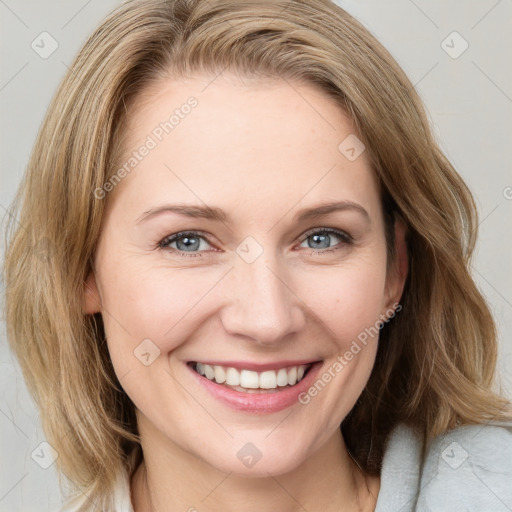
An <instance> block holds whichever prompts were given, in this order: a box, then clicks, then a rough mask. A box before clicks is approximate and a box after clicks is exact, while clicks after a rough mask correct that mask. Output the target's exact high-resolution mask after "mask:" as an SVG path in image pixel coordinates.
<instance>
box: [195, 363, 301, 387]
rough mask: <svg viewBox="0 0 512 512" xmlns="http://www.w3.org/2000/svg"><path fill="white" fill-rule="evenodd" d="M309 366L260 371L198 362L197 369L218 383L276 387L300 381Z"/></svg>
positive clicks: (291, 384)
mask: <svg viewBox="0 0 512 512" xmlns="http://www.w3.org/2000/svg"><path fill="white" fill-rule="evenodd" d="M309 366H310V365H305V364H301V365H299V366H291V367H289V368H281V369H279V370H277V371H275V370H266V371H264V372H260V373H258V372H255V371H253V370H241V371H238V370H237V369H236V368H232V367H224V366H219V365H209V364H204V363H196V366H195V369H196V371H197V373H199V374H200V375H204V376H205V377H206V378H207V379H208V380H212V381H213V380H214V381H215V382H217V384H224V383H225V384H227V385H228V386H241V387H243V388H247V389H258V388H260V389H276V388H277V387H284V386H294V385H295V384H297V382H300V381H301V380H302V378H303V377H304V373H305V372H306V369H307V368H308V367H309Z"/></svg>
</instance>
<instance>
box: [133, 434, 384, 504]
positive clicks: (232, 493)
mask: <svg viewBox="0 0 512 512" xmlns="http://www.w3.org/2000/svg"><path fill="white" fill-rule="evenodd" d="M157 437H158V436H150V435H146V436H144V435H143V432H142V430H141V445H142V449H143V453H144V460H143V461H142V463H141V464H140V466H139V467H138V469H137V470H136V471H135V473H134V475H133V478H132V482H131V489H132V502H133V508H134V511H135V512H171V511H175V510H183V511H189V512H203V510H223V511H226V512H231V511H237V512H249V511H253V510H280V511H282V512H299V511H304V510H309V511H311V512H313V511H320V510H321V511H323V512H334V511H336V512H355V511H365V512H366V511H373V510H374V508H375V503H376V497H377V494H378V490H379V485H380V484H379V478H378V477H369V476H365V475H364V473H363V472H362V471H361V470H360V468H359V467H358V465H357V464H356V463H355V462H354V461H353V460H352V458H351V456H350V455H349V453H348V451H347V449H346V446H345V443H344V441H343V436H342V434H341V431H340V430H339V429H338V430H337V431H336V432H335V434H334V435H333V436H332V437H331V438H330V439H329V440H328V442H327V443H325V444H324V446H323V447H322V448H321V449H320V450H318V451H317V452H316V453H313V454H311V456H310V457H308V458H307V459H306V460H305V461H304V462H303V463H302V464H301V465H299V466H298V467H297V468H295V469H293V470H291V471H289V472H287V473H284V474H279V475H271V474H268V476H266V477H265V476H264V477H254V478H251V477H247V476H241V475H237V474H236V473H233V472H231V473H224V472H222V471H219V470H218V469H216V468H214V467H213V466H211V465H210V464H208V463H206V462H204V461H203V460H201V459H199V458H197V457H196V456H195V455H193V454H191V453H189V452H186V451H184V450H182V449H181V448H180V447H178V446H177V445H175V444H172V443H169V441H168V440H166V442H165V443H162V440H161V439H160V440H158V438H157ZM248 496H250V500H248V499H247V497H248Z"/></svg>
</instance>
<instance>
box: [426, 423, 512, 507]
mask: <svg viewBox="0 0 512 512" xmlns="http://www.w3.org/2000/svg"><path fill="white" fill-rule="evenodd" d="M418 508H419V509H420V510H422V509H423V510H459V509H460V510H467V511H470V512H473V511H475V512H476V511H482V510H493V511H495V512H501V511H503V512H506V511H508V512H509V511H510V510H512V423H510V424H488V425H470V426H465V427H460V428H457V429H454V430H452V431H450V432H447V433H446V434H444V435H442V436H439V437H438V438H436V439H435V440H434V441H433V442H432V443H431V445H430V447H429V448H428V452H427V456H426V460H425V463H424V466H423V471H422V476H421V482H420V493H419V499H418Z"/></svg>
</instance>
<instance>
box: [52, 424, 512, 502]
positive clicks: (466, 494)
mask: <svg viewBox="0 0 512 512" xmlns="http://www.w3.org/2000/svg"><path fill="white" fill-rule="evenodd" d="M423 444H424V440H423V438H422V437H421V436H420V435H418V433H416V432H415V431H414V430H413V429H411V428H410V427H407V426H406V425H403V424H401V425H398V426H397V427H396V428H395V429H394V430H393V431H392V432H391V434H390V436H389V438H388V442H387V445H386V448H385V451H384V459H383V463H382V471H381V483H380V491H379V495H378V499H377V506H376V508H375V512H512V423H493V424H492V425H471V426H464V427H460V428H457V429H454V430H452V431H450V432H448V433H446V434H444V435H442V436H438V437H437V438H435V439H434V440H433V441H432V442H431V444H430V446H429V447H428V448H427V450H426V456H425V459H424V460H423V459H422V451H423ZM112 499H113V503H114V504H115V510H116V512H133V507H132V504H131V499H130V484H129V480H128V478H127V476H126V475H125V476H124V477H123V478H120V480H119V485H118V488H117V489H116V492H115V494H114V496H113V497H112ZM86 502H87V499H84V497H83V496H82V499H80V500H78V501H77V502H75V503H74V504H73V505H72V506H68V507H67V508H63V509H61V511H60V512H77V511H78V510H80V506H81V505H82V506H83V505H84V504H85V503H86Z"/></svg>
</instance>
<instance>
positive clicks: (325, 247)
mask: <svg viewBox="0 0 512 512" xmlns="http://www.w3.org/2000/svg"><path fill="white" fill-rule="evenodd" d="M304 237H305V240H304V242H302V243H307V244H308V247H304V246H303V245H302V244H301V245H300V247H303V248H307V249H311V250H312V251H314V252H315V253H319V254H320V253H323V252H332V251H333V250H337V249H341V248H343V247H344V246H347V245H350V244H352V243H353V241H354V239H353V238H352V237H351V236H350V235H349V234H348V233H345V232H343V231H339V230H337V229H332V228H320V229H318V228H317V229H315V230H311V231H309V232H307V233H305V234H304V235H303V238H304ZM308 239H311V240H312V242H311V243H310V242H308ZM333 239H334V241H336V240H338V241H337V243H335V244H334V245H331V243H332V241H333ZM174 244H175V246H174V247H173V245H174ZM205 245H206V246H208V245H210V242H209V241H208V238H207V237H206V236H205V235H203V234H201V233H200V232H198V231H181V232H179V233H175V234H173V235H170V236H167V237H166V238H164V239H163V240H162V241H160V242H159V243H158V247H159V248H160V249H168V250H170V251H171V252H174V253H177V254H178V255H179V256H184V257H187V256H191V257H194V256H199V255H201V253H202V252H205V250H207V249H208V247H205Z"/></svg>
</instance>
